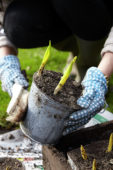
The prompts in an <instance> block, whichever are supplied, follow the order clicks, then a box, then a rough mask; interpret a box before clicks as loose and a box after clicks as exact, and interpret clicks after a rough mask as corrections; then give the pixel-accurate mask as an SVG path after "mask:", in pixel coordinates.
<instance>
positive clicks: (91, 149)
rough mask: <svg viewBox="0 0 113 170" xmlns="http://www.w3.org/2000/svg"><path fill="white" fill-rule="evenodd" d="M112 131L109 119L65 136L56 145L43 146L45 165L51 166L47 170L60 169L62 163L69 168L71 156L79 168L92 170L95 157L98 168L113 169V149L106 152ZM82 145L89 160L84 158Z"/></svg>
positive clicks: (67, 169)
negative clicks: (81, 149) (81, 151)
mask: <svg viewBox="0 0 113 170" xmlns="http://www.w3.org/2000/svg"><path fill="white" fill-rule="evenodd" d="M112 132H113V121H109V122H106V123H102V124H98V125H95V126H92V127H88V128H83V129H80V130H77V131H75V132H73V133H71V134H69V135H67V136H64V137H62V139H61V140H60V141H59V143H58V144H57V145H56V146H43V155H44V158H45V159H44V160H43V161H44V165H45V167H46V168H48V166H49V168H50V169H49V168H48V169H47V170H59V167H60V165H61V166H62V167H64V168H62V169H64V170H69V167H68V168H67V167H66V166H68V156H69V157H70V158H71V160H72V161H73V162H74V164H75V165H76V166H78V167H79V168H78V169H79V170H91V169H92V162H93V159H94V158H95V159H96V162H97V169H96V170H113V151H111V152H110V153H106V150H107V147H108V142H109V137H110V134H111V133H112ZM80 145H83V146H84V148H85V150H86V153H87V156H88V160H83V159H82V157H81V153H80ZM45 160H46V161H45ZM56 160H57V164H56ZM62 160H63V161H62ZM47 161H48V163H47ZM58 164H59V167H58ZM46 168H45V169H46ZM73 169H74V168H73Z"/></svg>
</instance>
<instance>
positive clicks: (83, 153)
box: [80, 145, 87, 160]
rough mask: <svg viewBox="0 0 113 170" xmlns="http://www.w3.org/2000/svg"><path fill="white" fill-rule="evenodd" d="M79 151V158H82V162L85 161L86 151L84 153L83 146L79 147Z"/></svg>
mask: <svg viewBox="0 0 113 170" xmlns="http://www.w3.org/2000/svg"><path fill="white" fill-rule="evenodd" d="M80 150H81V156H82V158H83V159H84V160H86V159H87V154H86V151H85V149H84V147H83V145H81V147H80Z"/></svg>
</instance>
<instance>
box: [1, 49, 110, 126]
mask: <svg viewBox="0 0 113 170" xmlns="http://www.w3.org/2000/svg"><path fill="white" fill-rule="evenodd" d="M45 50H46V47H43V48H35V49H19V55H18V57H19V59H20V63H21V69H25V70H26V73H27V78H28V80H29V88H30V86H31V82H32V76H33V74H34V72H36V71H37V70H38V69H39V66H40V64H41V61H42V58H43V56H44V53H45ZM68 55H69V53H68V52H62V51H57V50H56V49H54V48H52V50H51V57H50V58H49V60H48V63H47V65H46V69H47V70H54V71H57V72H62V71H63V68H64V66H65V64H66V60H67V57H68ZM109 87H110V88H109V92H108V94H107V96H106V101H107V103H108V105H109V107H108V110H109V111H110V112H113V76H112V77H111V79H110V86H109ZM9 101H10V97H9V96H8V94H7V93H6V92H3V91H2V89H1V84H0V126H2V127H5V128H10V127H11V126H12V124H11V123H8V122H6V120H5V118H6V116H7V114H6V109H7V106H8V103H9Z"/></svg>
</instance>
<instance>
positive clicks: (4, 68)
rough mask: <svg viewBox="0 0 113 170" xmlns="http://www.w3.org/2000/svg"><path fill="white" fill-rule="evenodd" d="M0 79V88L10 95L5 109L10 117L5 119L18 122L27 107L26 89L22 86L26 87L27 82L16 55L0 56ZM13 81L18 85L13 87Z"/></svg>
mask: <svg viewBox="0 0 113 170" xmlns="http://www.w3.org/2000/svg"><path fill="white" fill-rule="evenodd" d="M0 80H1V82H2V89H3V90H4V91H6V92H8V93H9V95H10V96H11V97H12V98H11V102H10V104H9V107H8V111H7V112H8V114H10V117H9V118H7V120H9V121H11V122H15V121H16V122H19V121H20V120H21V118H22V115H23V114H24V112H25V110H26V107H27V97H28V91H27V90H25V89H24V88H27V87H28V82H27V81H26V79H25V78H24V76H23V74H22V73H21V70H20V63H19V60H18V58H17V57H16V56H14V55H8V56H4V57H1V58H0ZM15 83H17V84H18V85H20V87H19V86H18V87H17V86H16V87H17V88H14V87H15V86H14V84H15ZM13 86H14V87H13ZM12 101H13V102H12ZM22 102H23V105H22ZM20 103H21V104H20ZM13 105H14V106H15V107H13ZM16 105H17V106H16ZM11 108H12V109H11ZM17 108H18V109H17Z"/></svg>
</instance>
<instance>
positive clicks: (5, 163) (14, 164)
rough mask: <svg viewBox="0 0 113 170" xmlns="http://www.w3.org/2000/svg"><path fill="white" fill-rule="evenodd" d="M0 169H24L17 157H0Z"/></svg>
mask: <svg viewBox="0 0 113 170" xmlns="http://www.w3.org/2000/svg"><path fill="white" fill-rule="evenodd" d="M0 170H25V168H24V167H23V165H22V163H21V162H20V161H18V160H17V159H13V158H0Z"/></svg>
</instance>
